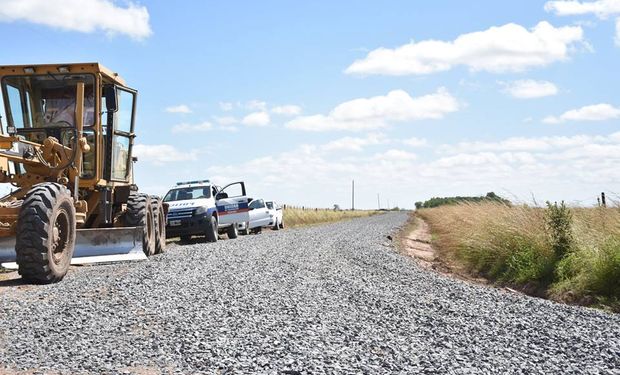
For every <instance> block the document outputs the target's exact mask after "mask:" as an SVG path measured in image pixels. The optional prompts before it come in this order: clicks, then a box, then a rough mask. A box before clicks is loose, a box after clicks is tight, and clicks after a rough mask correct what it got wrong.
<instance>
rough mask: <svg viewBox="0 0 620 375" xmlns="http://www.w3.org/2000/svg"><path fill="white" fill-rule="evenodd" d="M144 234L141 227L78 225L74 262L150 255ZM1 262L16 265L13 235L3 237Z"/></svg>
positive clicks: (127, 258)
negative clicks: (146, 250) (143, 241)
mask: <svg viewBox="0 0 620 375" xmlns="http://www.w3.org/2000/svg"><path fill="white" fill-rule="evenodd" d="M142 236H143V229H142V227H125V228H94V229H78V230H77V232H76V236H75V251H74V252H73V258H72V259H71V264H91V263H108V262H120V261H129V260H144V259H147V258H146V255H145V254H144V251H143V250H142ZM0 263H2V266H3V267H5V268H17V264H15V238H14V237H10V238H1V239H0Z"/></svg>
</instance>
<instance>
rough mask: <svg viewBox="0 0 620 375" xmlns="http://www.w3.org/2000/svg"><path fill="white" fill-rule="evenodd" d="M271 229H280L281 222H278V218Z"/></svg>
mask: <svg viewBox="0 0 620 375" xmlns="http://www.w3.org/2000/svg"><path fill="white" fill-rule="evenodd" d="M271 229H273V230H280V223H278V219H276V222H275V223H273V227H272V228H271Z"/></svg>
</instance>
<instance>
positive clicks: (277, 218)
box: [238, 199, 284, 234]
mask: <svg viewBox="0 0 620 375" xmlns="http://www.w3.org/2000/svg"><path fill="white" fill-rule="evenodd" d="M248 208H249V209H250V220H248V221H247V222H244V223H239V225H238V228H239V231H240V232H241V234H249V233H260V232H261V231H262V229H263V228H271V229H273V230H279V229H281V228H284V224H283V222H282V207H280V206H278V205H277V204H276V203H275V202H273V201H267V202H265V201H264V200H263V199H254V200H252V201H251V202H250V204H249V205H248Z"/></svg>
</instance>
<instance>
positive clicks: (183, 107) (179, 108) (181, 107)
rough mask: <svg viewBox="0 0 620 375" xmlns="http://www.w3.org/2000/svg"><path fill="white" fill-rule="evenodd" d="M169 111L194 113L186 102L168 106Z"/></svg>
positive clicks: (167, 110)
mask: <svg viewBox="0 0 620 375" xmlns="http://www.w3.org/2000/svg"><path fill="white" fill-rule="evenodd" d="M166 112H168V113H192V110H191V109H190V108H189V107H188V106H187V105H185V104H179V105H174V106H171V107H166Z"/></svg>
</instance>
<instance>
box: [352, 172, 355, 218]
mask: <svg viewBox="0 0 620 375" xmlns="http://www.w3.org/2000/svg"><path fill="white" fill-rule="evenodd" d="M354 210H355V180H352V181H351V211H354Z"/></svg>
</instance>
